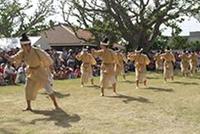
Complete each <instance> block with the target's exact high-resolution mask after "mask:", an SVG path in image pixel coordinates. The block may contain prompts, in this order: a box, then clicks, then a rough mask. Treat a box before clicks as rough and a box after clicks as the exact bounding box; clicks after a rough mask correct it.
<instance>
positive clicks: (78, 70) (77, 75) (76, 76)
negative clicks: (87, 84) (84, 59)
mask: <svg viewBox="0 0 200 134" xmlns="http://www.w3.org/2000/svg"><path fill="white" fill-rule="evenodd" d="M80 76H81V70H80V67H79V66H78V65H77V66H76V69H75V70H74V77H75V78H79V77H80Z"/></svg>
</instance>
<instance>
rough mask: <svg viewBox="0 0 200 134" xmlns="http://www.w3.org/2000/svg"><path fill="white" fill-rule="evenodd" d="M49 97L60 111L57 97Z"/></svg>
mask: <svg viewBox="0 0 200 134" xmlns="http://www.w3.org/2000/svg"><path fill="white" fill-rule="evenodd" d="M49 96H50V98H51V100H52V101H53V104H54V106H55V108H56V109H58V108H59V107H58V104H57V101H56V97H55V95H54V94H50V95H49Z"/></svg>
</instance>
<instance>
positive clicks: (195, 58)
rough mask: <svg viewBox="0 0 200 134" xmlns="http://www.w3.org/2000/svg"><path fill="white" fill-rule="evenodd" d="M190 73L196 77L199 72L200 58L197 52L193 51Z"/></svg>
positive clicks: (190, 57)
mask: <svg viewBox="0 0 200 134" xmlns="http://www.w3.org/2000/svg"><path fill="white" fill-rule="evenodd" d="M189 59H190V72H191V75H194V74H195V73H196V72H197V63H198V56H197V54H196V52H195V51H192V52H191V54H190V56H189Z"/></svg>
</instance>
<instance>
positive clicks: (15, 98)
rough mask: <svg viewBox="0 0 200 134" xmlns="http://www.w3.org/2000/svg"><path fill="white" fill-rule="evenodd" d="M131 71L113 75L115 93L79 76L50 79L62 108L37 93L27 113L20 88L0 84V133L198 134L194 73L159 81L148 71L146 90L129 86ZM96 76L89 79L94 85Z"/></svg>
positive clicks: (198, 84)
mask: <svg viewBox="0 0 200 134" xmlns="http://www.w3.org/2000/svg"><path fill="white" fill-rule="evenodd" d="M134 79H135V77H134V74H130V75H128V77H127V81H122V78H121V77H120V78H119V82H118V85H117V90H118V93H119V94H120V95H119V96H113V95H112V90H111V89H107V90H105V97H100V96H99V94H100V89H99V88H98V87H92V86H87V87H84V88H81V87H80V83H79V81H80V80H79V79H77V80H65V81H55V82H54V88H55V90H56V96H57V98H58V103H59V105H60V107H61V108H62V109H60V110H54V109H53V105H52V103H51V101H50V99H49V98H48V96H47V95H46V94H45V93H44V91H40V93H39V94H38V96H37V100H36V101H34V102H33V105H32V107H33V109H34V111H33V112H23V111H22V109H23V108H25V106H26V105H25V100H24V89H23V85H22V86H5V87H0V134H200V74H198V75H196V76H194V77H190V78H183V77H181V76H180V75H178V76H176V77H175V80H174V81H173V82H172V81H170V82H168V83H164V82H163V79H162V75H161V74H156V73H148V88H141V89H135V83H134V82H133V81H134ZM98 80H99V79H98V78H95V82H96V83H97V84H98Z"/></svg>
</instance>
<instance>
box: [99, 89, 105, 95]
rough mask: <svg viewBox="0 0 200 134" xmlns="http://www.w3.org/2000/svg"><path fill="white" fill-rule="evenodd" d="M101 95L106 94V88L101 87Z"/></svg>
mask: <svg viewBox="0 0 200 134" xmlns="http://www.w3.org/2000/svg"><path fill="white" fill-rule="evenodd" d="M100 96H104V88H103V87H101V95H100Z"/></svg>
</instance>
